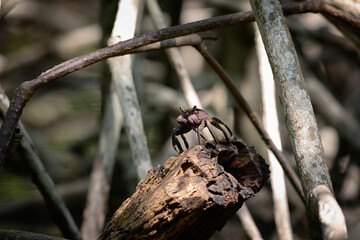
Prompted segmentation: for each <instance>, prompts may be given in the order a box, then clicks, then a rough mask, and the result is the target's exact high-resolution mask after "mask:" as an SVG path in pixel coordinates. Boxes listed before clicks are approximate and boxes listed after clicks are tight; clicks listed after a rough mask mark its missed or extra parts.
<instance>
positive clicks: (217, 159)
mask: <svg viewBox="0 0 360 240" xmlns="http://www.w3.org/2000/svg"><path fill="white" fill-rule="evenodd" d="M218 142H219V144H215V143H214V141H208V142H206V143H205V144H204V145H197V146H195V147H193V148H191V149H189V150H188V151H185V152H183V153H182V154H181V155H179V156H178V157H171V158H169V159H168V160H167V161H166V162H165V163H164V165H163V166H158V167H156V168H153V169H152V170H150V171H149V172H148V175H147V177H146V179H145V180H144V181H142V182H140V183H139V185H138V187H137V189H136V191H135V193H134V194H133V195H132V196H131V197H130V198H128V199H127V200H125V201H124V203H123V204H122V205H121V206H120V208H119V209H118V210H117V211H116V213H115V214H114V216H113V217H112V219H111V220H110V222H109V223H108V225H107V226H106V228H105V230H104V233H103V235H102V236H101V237H100V239H208V238H209V237H210V236H211V235H212V234H213V233H214V231H215V230H220V229H221V228H222V227H223V226H224V224H225V223H226V221H227V220H228V219H229V218H231V217H232V216H233V215H234V214H235V213H236V212H237V210H238V209H239V208H240V207H241V206H242V204H243V203H244V201H245V200H246V199H248V198H250V197H251V196H253V195H254V194H255V193H257V192H258V191H259V190H260V189H261V188H262V186H263V185H264V184H265V182H266V180H267V179H268V178H269V173H270V171H269V167H268V165H267V164H266V163H265V161H264V159H263V158H262V157H261V156H260V155H258V154H257V153H256V152H255V150H254V148H253V147H249V146H247V144H246V143H245V142H244V141H243V140H241V139H239V138H236V137H233V138H232V139H231V144H227V143H226V142H225V141H224V139H223V138H218Z"/></svg>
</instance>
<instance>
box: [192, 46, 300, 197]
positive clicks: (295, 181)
mask: <svg viewBox="0 0 360 240" xmlns="http://www.w3.org/2000/svg"><path fill="white" fill-rule="evenodd" d="M195 48H196V49H197V50H198V51H199V53H200V54H201V55H202V56H203V57H204V59H205V60H206V61H207V62H208V64H209V65H210V66H211V67H212V68H213V69H214V71H215V72H216V73H217V74H218V75H219V77H220V79H221V80H222V81H223V83H224V84H225V86H226V87H227V88H228V90H229V92H230V93H231V94H232V95H233V97H234V98H235V100H236V102H237V104H238V105H239V107H241V108H242V109H243V110H244V111H245V113H246V115H247V116H248V117H249V119H250V121H251V122H252V123H253V125H254V126H255V128H256V130H257V131H258V132H259V134H260V136H261V138H262V139H263V141H264V142H265V144H266V145H267V146H268V148H269V149H270V150H271V151H272V152H273V154H274V155H275V156H276V158H277V159H278V161H279V163H280V164H281V166H282V167H283V169H284V171H285V173H286V175H287V177H288V178H289V180H290V182H291V184H292V185H293V186H294V188H295V190H296V192H297V193H298V194H299V196H300V198H301V199H302V200H303V201H304V202H305V198H304V193H303V191H302V189H301V184H300V181H299V178H298V176H297V175H296V173H295V172H294V170H293V169H292V167H291V166H290V164H289V162H288V161H287V159H286V157H285V156H284V155H283V153H282V152H280V151H279V149H277V147H276V146H275V143H274V142H273V141H272V140H271V138H270V136H269V134H268V133H267V132H266V130H265V128H264V125H263V124H262V122H261V120H260V117H259V116H258V115H257V114H256V112H255V111H254V110H253V109H252V107H251V106H250V105H249V104H248V103H247V101H246V100H245V99H244V97H243V96H242V95H241V93H240V92H239V91H238V89H237V87H236V85H235V84H234V83H233V81H232V80H231V78H230V76H229V75H228V74H227V73H226V71H225V70H224V69H223V68H222V66H221V65H220V64H219V63H218V62H217V61H216V59H214V57H213V56H211V54H210V53H209V52H208V50H207V49H206V47H205V46H204V44H200V45H198V46H196V47H195Z"/></svg>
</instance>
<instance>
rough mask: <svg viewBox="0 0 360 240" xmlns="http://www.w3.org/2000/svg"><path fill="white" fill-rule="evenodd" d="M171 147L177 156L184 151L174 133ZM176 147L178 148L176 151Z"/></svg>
mask: <svg viewBox="0 0 360 240" xmlns="http://www.w3.org/2000/svg"><path fill="white" fill-rule="evenodd" d="M172 146H173V148H174V149H175V151H177V152H178V153H179V154H180V153H182V152H183V151H184V150H183V148H182V147H181V144H180V142H179V140H178V139H177V138H176V136H175V134H174V133H173V134H172ZM176 147H177V148H178V150H177V149H176Z"/></svg>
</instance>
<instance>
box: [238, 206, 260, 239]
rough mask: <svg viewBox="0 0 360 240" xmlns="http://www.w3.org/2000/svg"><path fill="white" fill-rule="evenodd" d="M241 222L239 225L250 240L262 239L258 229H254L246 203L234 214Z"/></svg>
mask: <svg viewBox="0 0 360 240" xmlns="http://www.w3.org/2000/svg"><path fill="white" fill-rule="evenodd" d="M236 214H237V215H238V216H239V218H240V221H241V224H242V226H243V228H244V230H245V232H246V234H247V235H248V236H249V238H250V239H251V240H261V239H263V238H262V236H261V233H260V231H259V229H258V228H257V227H256V225H255V222H254V219H253V218H252V216H251V214H250V212H249V209H248V207H247V205H246V203H244V204H243V206H242V207H241V208H240V209H239V211H237V213H236Z"/></svg>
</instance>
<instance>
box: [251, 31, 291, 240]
mask: <svg viewBox="0 0 360 240" xmlns="http://www.w3.org/2000/svg"><path fill="white" fill-rule="evenodd" d="M255 42H256V53H257V56H258V61H259V75H260V82H261V92H262V105H263V121H264V125H265V129H266V130H267V131H268V133H269V135H270V137H271V139H272V140H273V141H274V143H275V145H276V147H277V148H278V149H279V151H282V146H281V138H280V130H279V120H278V112H277V107H276V94H275V83H274V79H273V75H272V72H271V67H270V64H269V60H268V58H267V56H266V52H265V49H264V45H263V42H262V40H261V36H260V33H259V29H258V27H257V26H256V25H255ZM267 153H268V160H269V165H270V169H271V175H270V180H271V189H272V197H273V202H274V211H273V212H274V218H275V223H276V231H277V234H278V238H279V239H280V240H291V239H292V238H293V237H292V235H293V234H292V229H291V221H290V213H289V207H288V201H287V196H286V186H285V179H284V171H283V170H282V168H281V166H280V164H279V162H278V161H277V160H276V157H275V156H274V154H272V152H271V151H270V150H267Z"/></svg>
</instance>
